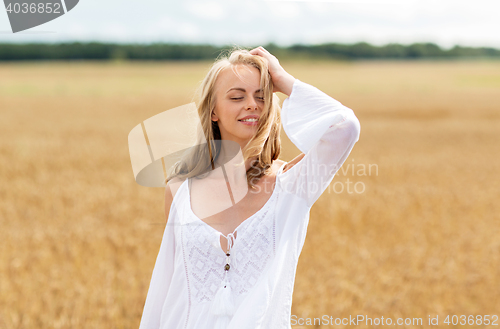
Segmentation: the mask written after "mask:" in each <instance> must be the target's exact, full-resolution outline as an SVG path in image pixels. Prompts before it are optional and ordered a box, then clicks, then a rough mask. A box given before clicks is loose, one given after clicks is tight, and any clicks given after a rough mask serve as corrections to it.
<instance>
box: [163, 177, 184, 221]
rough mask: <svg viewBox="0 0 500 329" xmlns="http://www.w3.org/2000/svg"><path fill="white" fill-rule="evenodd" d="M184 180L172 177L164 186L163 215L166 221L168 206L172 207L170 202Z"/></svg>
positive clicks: (168, 211)
mask: <svg viewBox="0 0 500 329" xmlns="http://www.w3.org/2000/svg"><path fill="white" fill-rule="evenodd" d="M183 182H184V181H183V180H180V179H178V178H173V179H172V180H170V181H168V183H167V186H166V187H165V217H166V221H168V216H169V213H170V208H171V207H172V202H173V200H174V196H175V194H176V193H177V190H178V189H179V187H180V186H181V185H182V183H183Z"/></svg>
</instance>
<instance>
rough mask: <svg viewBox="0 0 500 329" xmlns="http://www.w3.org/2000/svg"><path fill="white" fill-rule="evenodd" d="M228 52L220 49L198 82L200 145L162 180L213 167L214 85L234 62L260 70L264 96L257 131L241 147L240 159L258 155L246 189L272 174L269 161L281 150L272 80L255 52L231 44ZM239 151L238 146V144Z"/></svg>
mask: <svg viewBox="0 0 500 329" xmlns="http://www.w3.org/2000/svg"><path fill="white" fill-rule="evenodd" d="M227 52H229V54H225V53H224V52H222V53H221V54H220V55H219V56H218V58H217V59H216V61H215V63H214V64H213V65H212V67H211V68H210V69H209V71H208V73H207V75H206V76H205V78H204V79H203V80H202V81H201V84H200V85H199V87H198V89H197V92H196V95H195V97H196V98H197V99H196V102H195V103H196V108H197V112H198V115H199V118H200V122H201V130H202V131H201V132H199V135H203V136H198V140H199V141H200V143H199V145H196V146H193V147H191V148H190V149H188V150H187V152H185V154H183V156H182V158H181V160H179V161H177V162H176V163H175V164H174V165H173V166H172V168H170V170H169V172H168V174H167V178H166V180H165V182H166V183H167V182H168V181H169V180H171V179H172V178H174V177H177V178H179V179H182V180H184V179H185V178H189V177H197V176H200V175H201V176H203V174H204V173H206V174H208V173H209V171H210V170H213V169H215V167H214V160H215V159H216V158H217V156H218V155H219V154H220V149H221V147H220V146H221V143H222V141H221V133H220V130H219V126H218V122H216V121H212V120H211V117H212V113H213V111H214V109H215V104H216V97H215V85H216V80H217V77H218V76H219V74H220V72H221V71H222V70H224V69H226V68H231V69H232V70H233V72H234V73H235V74H236V75H238V73H237V72H236V70H235V66H236V65H246V66H250V67H255V68H257V69H258V70H259V72H260V86H261V89H262V91H263V95H264V108H263V111H262V113H261V116H260V118H259V121H258V122H259V123H258V126H257V131H256V133H255V135H254V136H253V137H252V138H251V139H250V140H249V142H248V143H247V145H246V146H245V148H244V149H243V159H244V160H247V159H249V158H252V157H255V156H257V159H256V160H255V161H252V163H251V165H250V168H249V169H248V170H247V171H246V176H247V183H248V186H249V188H251V187H252V185H255V184H256V182H258V180H259V179H260V178H261V177H262V176H264V175H268V174H270V173H271V169H270V168H271V165H272V162H273V161H274V160H276V159H278V157H279V155H280V152H281V139H280V132H281V107H280V105H279V98H278V97H277V96H276V95H275V94H273V81H272V79H271V75H270V73H269V69H268V65H267V61H266V60H264V59H263V58H262V57H260V56H258V55H252V54H250V52H249V51H248V50H246V49H243V48H240V47H237V46H236V47H233V48H232V49H230V50H228V51H227ZM238 150H239V147H238Z"/></svg>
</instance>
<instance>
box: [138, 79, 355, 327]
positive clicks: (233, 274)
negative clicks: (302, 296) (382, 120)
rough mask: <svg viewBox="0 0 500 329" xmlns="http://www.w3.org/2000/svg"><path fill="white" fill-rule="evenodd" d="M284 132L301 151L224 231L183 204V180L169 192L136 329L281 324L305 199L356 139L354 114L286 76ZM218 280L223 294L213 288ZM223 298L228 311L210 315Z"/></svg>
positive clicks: (303, 225) (304, 220)
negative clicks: (263, 196)
mask: <svg viewBox="0 0 500 329" xmlns="http://www.w3.org/2000/svg"><path fill="white" fill-rule="evenodd" d="M281 117H282V124H283V129H284V130H285V133H286V134H287V136H288V137H289V138H290V140H291V141H292V143H294V144H295V145H296V146H297V148H299V150H300V151H301V152H303V153H304V154H305V156H304V157H303V158H302V159H301V160H300V161H299V162H297V163H296V164H295V165H294V166H293V167H292V168H290V169H289V170H287V171H285V172H283V168H284V165H285V164H284V165H282V166H281V167H280V169H279V171H278V172H277V175H276V184H275V186H274V190H273V192H272V194H271V197H270V198H269V200H268V201H267V202H266V204H265V205H264V206H263V207H262V208H261V209H259V210H258V211H257V212H256V213H255V214H253V215H252V216H250V217H248V218H247V219H245V220H244V221H243V222H242V223H241V224H240V225H239V226H238V227H237V228H236V229H235V231H234V232H233V233H230V234H228V235H227V236H224V237H225V238H226V239H228V247H229V248H230V252H229V253H230V256H229V269H228V270H226V268H227V266H226V264H228V256H227V254H226V252H225V251H224V250H222V248H221V243H220V237H221V235H222V233H221V232H219V231H217V230H216V229H214V228H213V227H211V226H210V225H208V224H206V223H205V222H203V221H202V220H201V219H200V218H198V217H197V216H196V215H195V214H194V212H193V211H192V208H191V198H190V192H189V184H188V183H189V180H188V179H186V180H185V181H184V182H183V183H182V184H181V185H180V187H179V189H178V190H177V193H176V194H175V196H174V198H173V201H172V206H171V208H170V213H169V217H168V221H167V225H166V227H165V230H164V233H163V238H162V242H161V245H160V250H159V253H158V256H157V258H156V263H155V266H154V269H153V273H152V277H151V282H150V285H149V290H148V293H147V297H146V301H145V304H144V309H143V313H142V318H141V322H140V327H139V329H270V328H272V329H291V306H292V294H293V287H294V282H295V273H296V268H297V263H298V259H299V256H300V253H301V251H302V247H303V245H304V241H305V238H306V233H307V225H308V223H309V214H310V209H311V207H312V205H313V204H314V203H315V202H316V200H317V199H318V198H319V197H320V196H321V194H322V193H323V192H324V191H325V190H326V188H327V187H328V185H329V184H330V183H331V181H332V179H333V177H334V175H335V174H336V172H337V171H338V170H339V168H340V166H341V165H342V164H343V163H344V162H345V160H346V159H347V157H348V156H349V154H350V152H351V150H352V148H353V147H354V144H355V143H356V142H357V141H358V140H359V134H360V123H359V120H358V119H357V117H356V116H355V114H354V112H353V111H352V110H351V109H350V108H348V107H346V106H344V105H343V104H341V103H340V102H339V101H337V100H335V99H334V98H332V97H331V96H329V95H327V94H325V93H324V92H322V91H320V90H319V89H317V88H316V87H314V86H312V85H310V84H307V83H305V82H302V81H300V80H298V79H295V81H294V84H293V87H292V92H291V94H290V96H289V97H288V98H286V99H285V100H284V102H283V105H282V110H281ZM225 282H227V283H228V284H229V286H230V287H231V288H230V294H226V295H225V296H224V297H220V296H221V295H220V293H219V294H217V292H218V291H219V289H221V287H224V284H225ZM219 298H230V299H231V301H232V303H231V305H230V306H231V307H230V308H231V312H230V313H231V314H230V315H224V314H223V315H220V314H214V309H217V308H220V305H218V304H220V303H219V301H220V299H219Z"/></svg>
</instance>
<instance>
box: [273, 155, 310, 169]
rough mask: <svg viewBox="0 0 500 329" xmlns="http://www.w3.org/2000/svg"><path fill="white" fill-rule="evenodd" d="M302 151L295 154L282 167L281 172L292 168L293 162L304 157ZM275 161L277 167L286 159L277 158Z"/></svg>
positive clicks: (295, 162)
mask: <svg viewBox="0 0 500 329" xmlns="http://www.w3.org/2000/svg"><path fill="white" fill-rule="evenodd" d="M304 155H305V154H304V153H300V154H299V155H297V156H296V157H295V158H293V159H292V160H291V161H289V162H288V163H287V164H286V165H285V167H284V168H283V172H285V171H287V170H288V169H290V168H292V167H293V166H294V165H295V164H297V162H299V161H300V160H301V159H302V158H303V157H304ZM275 162H278V169H279V168H280V167H281V166H282V165H283V164H284V163H286V161H283V160H280V159H277V160H275Z"/></svg>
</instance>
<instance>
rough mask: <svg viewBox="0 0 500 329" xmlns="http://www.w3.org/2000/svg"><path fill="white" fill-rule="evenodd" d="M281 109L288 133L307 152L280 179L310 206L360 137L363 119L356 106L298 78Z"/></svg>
mask: <svg viewBox="0 0 500 329" xmlns="http://www.w3.org/2000/svg"><path fill="white" fill-rule="evenodd" d="M281 113H282V122H283V129H284V130H285V133H286V135H287V136H288V138H290V140H291V141H292V143H293V144H295V146H297V147H298V148H299V150H300V151H302V153H304V154H305V155H304V156H303V158H302V159H301V160H300V161H299V162H297V163H296V164H295V165H294V166H293V167H292V168H290V169H289V170H287V171H285V172H284V173H282V174H281V175H280V177H279V178H280V182H281V185H282V186H283V188H284V189H285V190H286V191H288V192H289V193H292V194H295V195H298V196H300V197H301V198H303V199H304V200H305V201H306V203H307V205H308V206H309V207H311V206H312V205H313V204H314V202H316V200H317V199H318V198H319V197H320V196H321V194H322V193H323V192H324V191H325V190H326V188H327V187H328V185H330V183H331V181H332V179H333V177H334V176H335V174H336V173H337V171H338V170H339V169H340V167H341V166H342V164H343V163H344V161H345V160H346V159H347V157H348V156H349V153H350V152H351V150H352V148H353V146H354V144H355V143H356V142H357V141H358V140H359V133H360V123H359V120H358V118H357V117H356V116H355V114H354V112H353V110H351V109H350V108H348V107H346V106H344V105H342V104H341V103H340V102H339V101H337V100H335V99H333V98H332V97H330V96H328V95H327V94H325V93H324V92H322V91H320V90H319V89H317V88H316V87H314V86H311V85H309V84H307V83H305V82H302V81H300V80H298V79H295V81H294V84H293V87H292V92H291V93H290V96H289V97H288V98H286V99H285V100H284V102H283V106H282V110H281Z"/></svg>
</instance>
